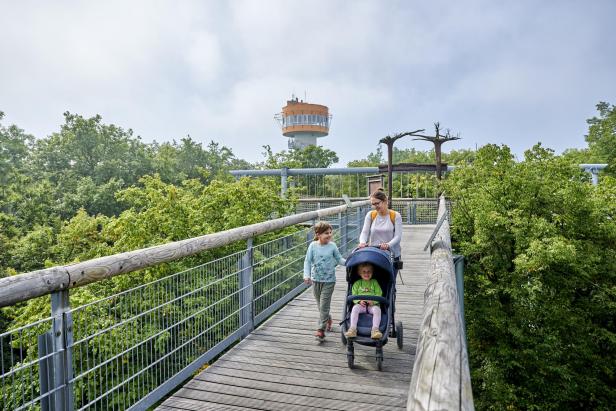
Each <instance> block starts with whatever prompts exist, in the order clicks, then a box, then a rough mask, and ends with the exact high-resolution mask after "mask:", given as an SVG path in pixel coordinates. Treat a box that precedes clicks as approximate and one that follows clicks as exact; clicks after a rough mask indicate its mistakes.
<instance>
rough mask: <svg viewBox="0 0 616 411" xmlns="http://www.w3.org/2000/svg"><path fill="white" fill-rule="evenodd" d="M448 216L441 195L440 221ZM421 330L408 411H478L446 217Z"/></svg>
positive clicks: (434, 255)
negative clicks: (444, 216)
mask: <svg viewBox="0 0 616 411" xmlns="http://www.w3.org/2000/svg"><path fill="white" fill-rule="evenodd" d="M444 213H447V209H446V204H445V198H444V197H442V196H441V198H440V201H439V218H440V217H441V216H442V215H443V214H444ZM419 327H420V328H419V340H418V342H417V350H416V354H415V364H414V366H413V375H412V377H411V385H410V390H409V397H408V402H407V410H474V409H475V407H474V404H473V393H472V390H471V377H470V371H469V366H468V353H467V349H466V340H465V337H464V330H463V329H462V320H461V316H460V304H459V301H458V292H457V287H456V278H455V272H454V265H453V256H452V253H451V237H450V232H449V221H448V220H447V219H445V220H444V221H443V223H442V224H441V227H440V229H439V230H438V231H437V234H436V236H435V238H434V242H433V243H432V251H431V257H430V273H429V279H428V287H427V289H426V292H425V294H424V312H423V317H422V321H421V324H420V326H419Z"/></svg>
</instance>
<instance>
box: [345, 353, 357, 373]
mask: <svg viewBox="0 0 616 411" xmlns="http://www.w3.org/2000/svg"><path fill="white" fill-rule="evenodd" d="M347 363H348V365H349V368H350V369H353V368H355V364H354V363H355V356H354V355H353V354H347Z"/></svg>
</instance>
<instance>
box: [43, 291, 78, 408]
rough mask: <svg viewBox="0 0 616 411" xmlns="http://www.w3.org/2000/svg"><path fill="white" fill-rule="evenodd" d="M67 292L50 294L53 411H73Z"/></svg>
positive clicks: (69, 317) (71, 334)
mask: <svg viewBox="0 0 616 411" xmlns="http://www.w3.org/2000/svg"><path fill="white" fill-rule="evenodd" d="M69 310H70V303H69V296H68V290H62V291H56V292H54V293H52V294H51V316H52V317H53V325H52V330H51V332H52V346H53V352H54V354H53V357H52V363H53V385H52V386H49V387H48V388H49V390H50V391H52V390H56V391H55V393H54V394H53V395H52V398H53V400H52V401H51V402H50V405H51V407H52V408H53V409H54V410H69V411H71V410H73V405H74V402H73V389H72V384H69V381H71V380H72V379H73V359H72V352H71V350H72V348H70V347H72V342H73V324H72V318H71V316H70V313H69V312H68V311H69Z"/></svg>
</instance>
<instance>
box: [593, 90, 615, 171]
mask: <svg viewBox="0 0 616 411" xmlns="http://www.w3.org/2000/svg"><path fill="white" fill-rule="evenodd" d="M597 111H599V117H598V118H597V117H593V118H591V119H589V120H586V122H587V123H588V125H589V128H588V135H586V142H587V143H588V147H589V150H590V152H591V153H592V154H593V156H594V158H598V159H600V160H601V162H606V163H608V168H607V169H606V173H608V174H609V175H612V176H616V106H614V105H610V104H608V103H605V102H600V103H599V104H597Z"/></svg>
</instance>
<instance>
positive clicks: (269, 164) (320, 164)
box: [261, 146, 338, 169]
mask: <svg viewBox="0 0 616 411" xmlns="http://www.w3.org/2000/svg"><path fill="white" fill-rule="evenodd" d="M263 148H264V149H265V152H264V153H263V155H264V156H265V162H264V163H263V164H261V166H263V167H264V168H267V169H275V168H282V167H288V168H327V167H329V166H331V165H333V164H335V163H337V162H338V155H337V154H336V153H335V152H333V151H332V150H329V149H327V148H323V147H321V146H307V147H304V148H301V149H290V150H289V151H285V150H283V151H281V152H279V153H273V152H272V149H271V147H270V146H263Z"/></svg>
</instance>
